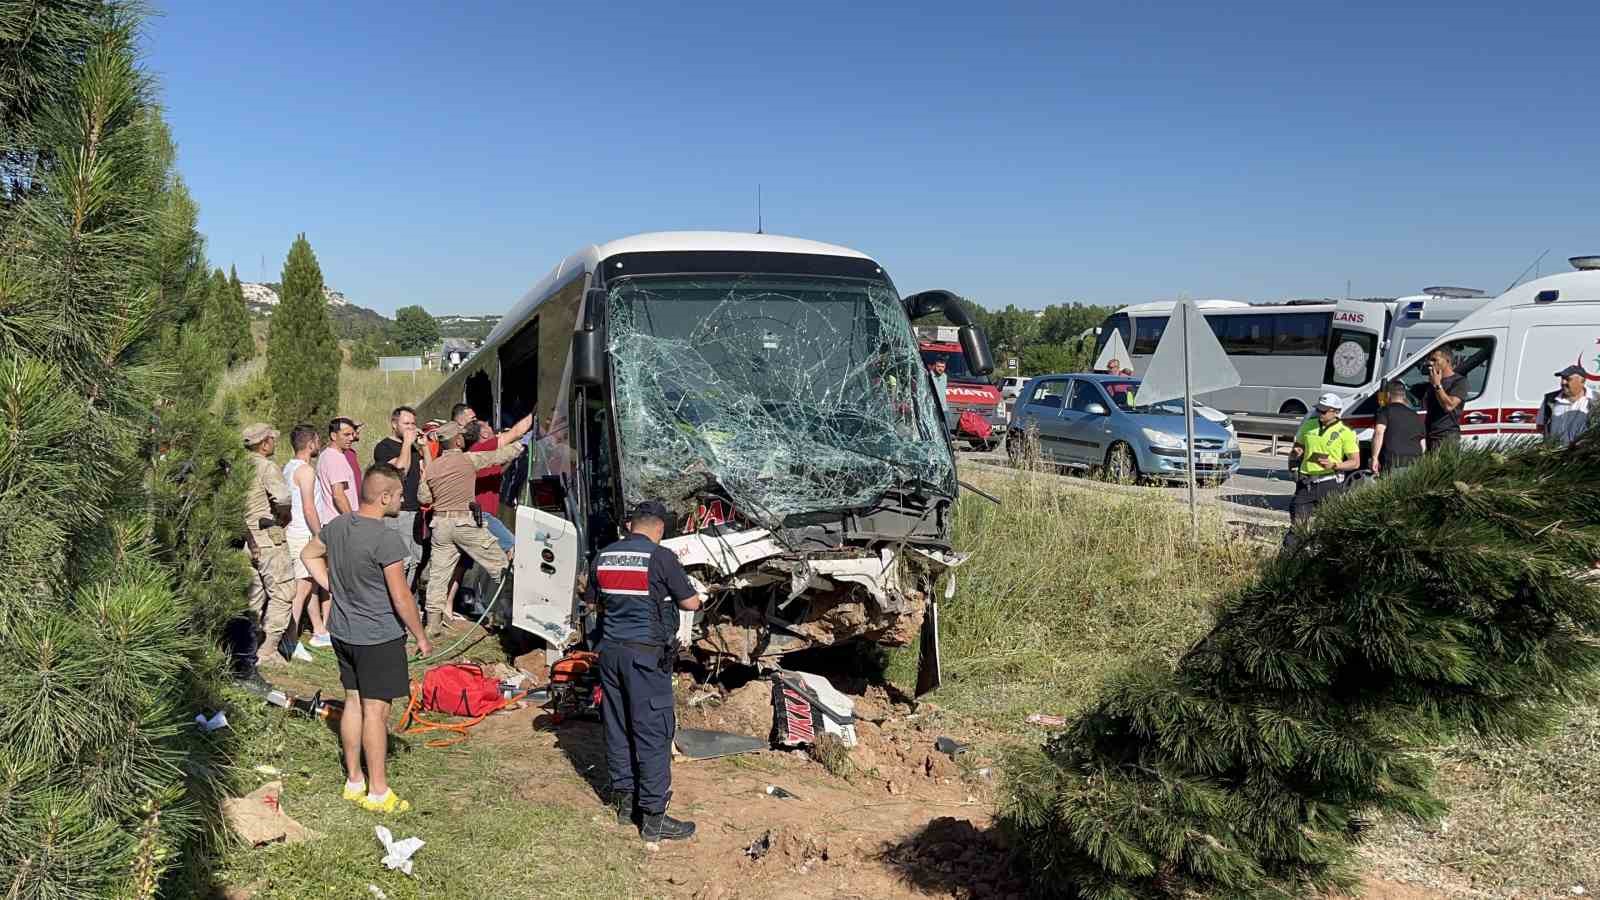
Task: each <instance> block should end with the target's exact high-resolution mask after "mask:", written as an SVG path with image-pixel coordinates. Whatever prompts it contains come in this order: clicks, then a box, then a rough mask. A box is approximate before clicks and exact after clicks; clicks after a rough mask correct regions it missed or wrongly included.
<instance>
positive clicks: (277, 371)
mask: <svg viewBox="0 0 1600 900" xmlns="http://www.w3.org/2000/svg"><path fill="white" fill-rule="evenodd" d="M342 360H343V354H342V353H340V351H339V343H338V341H337V340H336V339H335V338H334V334H333V325H332V323H331V322H330V321H329V318H328V301H327V297H326V296H325V295H324V293H323V285H322V269H321V268H320V267H319V266H318V265H317V257H316V254H314V253H313V252H312V251H311V244H310V243H309V242H307V241H306V236H305V235H303V234H302V235H300V236H298V237H296V238H295V242H294V246H292V247H290V248H289V257H288V259H287V260H285V261H284V264H283V290H282V292H281V299H280V300H279V301H278V306H277V308H276V309H275V310H273V312H272V327H271V331H270V332H269V333H268V336H267V376H268V377H269V378H270V379H271V381H272V393H273V396H274V397H275V398H276V404H277V415H276V417H275V418H276V419H277V422H278V427H279V429H280V430H287V429H288V428H290V427H292V426H293V425H294V424H295V423H297V422H325V421H327V420H328V419H330V418H332V417H333V416H335V415H337V414H338V410H337V405H338V401H339V364H340V362H341V361H342Z"/></svg>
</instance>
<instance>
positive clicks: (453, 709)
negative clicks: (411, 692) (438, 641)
mask: <svg viewBox="0 0 1600 900" xmlns="http://www.w3.org/2000/svg"><path fill="white" fill-rule="evenodd" d="M418 700H419V701H420V705H421V707H422V708H423V709H424V710H429V711H433V712H442V713H445V714H446V715H451V716H465V717H467V718H473V717H476V716H486V715H488V714H489V713H492V712H494V711H496V710H499V709H503V708H505V705H506V698H505V697H503V696H501V694H500V682H498V681H496V680H495V679H493V678H490V677H489V676H487V675H485V674H483V669H482V668H481V667H479V666H476V665H473V664H472V663H450V664H448V665H443V666H435V667H434V668H431V669H429V670H428V671H427V673H426V674H424V675H423V676H422V691H421V695H420V696H419V698H418Z"/></svg>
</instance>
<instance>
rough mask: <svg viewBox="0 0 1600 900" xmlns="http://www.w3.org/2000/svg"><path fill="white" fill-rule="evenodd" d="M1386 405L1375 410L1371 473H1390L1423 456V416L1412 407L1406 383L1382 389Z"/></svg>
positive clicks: (1398, 382)
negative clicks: (1375, 419) (1376, 413)
mask: <svg viewBox="0 0 1600 900" xmlns="http://www.w3.org/2000/svg"><path fill="white" fill-rule="evenodd" d="M1384 393H1385V395H1386V396H1387V397H1388V401H1389V402H1388V403H1387V404H1386V405H1385V406H1384V407H1383V408H1382V409H1380V410H1378V418H1377V422H1376V423H1375V424H1374V426H1373V434H1372V474H1374V475H1378V474H1381V473H1383V472H1393V471H1395V470H1396V469H1400V468H1403V467H1405V466H1408V465H1410V464H1411V463H1413V462H1416V461H1417V458H1418V457H1420V456H1422V417H1421V416H1419V415H1417V411H1416V410H1414V409H1412V408H1411V404H1410V402H1409V401H1410V400H1411V397H1410V396H1409V395H1408V394H1407V393H1406V386H1405V383H1404V382H1402V381H1391V382H1389V384H1388V385H1387V386H1386V387H1385V388H1384Z"/></svg>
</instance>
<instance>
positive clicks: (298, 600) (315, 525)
mask: <svg viewBox="0 0 1600 900" xmlns="http://www.w3.org/2000/svg"><path fill="white" fill-rule="evenodd" d="M289 443H290V445H291V446H292V447H293V448H294V458H293V459H291V460H289V461H288V462H286V463H284V464H283V480H284V481H286V482H288V483H289V498H290V511H289V525H288V526H287V527H286V528H284V529H283V536H284V540H285V541H286V542H287V543H288V544H289V556H290V558H291V559H292V560H293V561H294V577H295V583H294V604H293V605H292V606H291V607H290V613H289V621H290V622H291V623H293V622H298V621H300V614H301V612H302V611H303V610H305V608H306V601H307V599H309V598H312V597H313V595H314V594H315V593H316V592H318V591H319V590H320V589H319V588H318V587H317V586H316V583H315V582H314V581H312V580H311V573H310V572H309V571H307V570H306V565H305V563H303V562H301V561H300V551H301V550H304V549H305V547H306V544H308V543H310V542H311V538H312V537H313V536H314V535H316V534H317V533H318V532H320V531H321V530H322V519H321V516H319V515H318V513H317V503H316V485H317V470H316V466H315V465H314V464H313V463H312V462H311V460H312V458H313V457H315V456H316V455H317V450H318V449H319V448H320V447H321V445H322V442H321V440H320V439H319V438H318V436H317V429H315V428H313V427H311V426H310V425H296V426H295V427H294V430H292V431H290V432H289ZM310 607H311V631H312V635H311V645H312V646H313V647H315V646H327V645H328V644H327V641H328V627H327V624H326V623H325V622H324V621H323V609H322V604H321V603H320V602H318V601H317V600H312V602H311V604H310ZM318 638H321V639H322V643H320V644H319V642H318ZM293 658H294V659H297V660H300V661H301V662H308V661H310V660H311V658H312V657H311V654H310V652H309V651H307V650H306V648H305V646H304V645H303V644H301V643H299V642H298V641H296V642H295V647H294V652H293Z"/></svg>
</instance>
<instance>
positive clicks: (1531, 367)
mask: <svg viewBox="0 0 1600 900" xmlns="http://www.w3.org/2000/svg"><path fill="white" fill-rule="evenodd" d="M1511 322H1512V325H1511V334H1512V340H1513V341H1515V342H1516V343H1517V344H1518V347H1517V353H1516V356H1515V360H1516V365H1515V369H1514V370H1513V371H1512V372H1511V373H1509V374H1508V376H1507V379H1506V382H1507V383H1506V391H1505V393H1506V396H1505V397H1504V399H1503V402H1502V406H1503V409H1502V411H1501V419H1502V430H1503V431H1504V432H1505V433H1507V434H1537V433H1538V429H1537V427H1536V426H1535V424H1534V420H1535V418H1536V417H1537V416H1538V413H1539V404H1540V403H1542V402H1543V401H1544V396H1545V394H1548V393H1549V392H1551V391H1553V390H1555V389H1556V388H1557V387H1558V384H1557V379H1556V375H1555V373H1556V372H1558V371H1560V370H1562V369H1564V368H1566V367H1567V366H1571V365H1579V366H1582V367H1583V368H1584V370H1585V371H1586V372H1589V373H1590V375H1589V378H1590V380H1591V381H1592V382H1596V383H1597V386H1600V375H1597V374H1596V373H1600V302H1585V301H1578V302H1569V301H1566V300H1565V299H1564V298H1563V299H1559V300H1556V301H1553V302H1550V303H1544V304H1540V303H1535V304H1533V305H1531V306H1523V307H1520V308H1518V309H1516V310H1515V311H1513V312H1512V315H1511Z"/></svg>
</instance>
